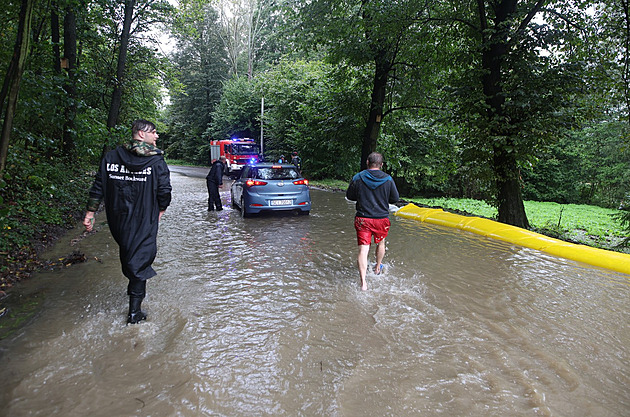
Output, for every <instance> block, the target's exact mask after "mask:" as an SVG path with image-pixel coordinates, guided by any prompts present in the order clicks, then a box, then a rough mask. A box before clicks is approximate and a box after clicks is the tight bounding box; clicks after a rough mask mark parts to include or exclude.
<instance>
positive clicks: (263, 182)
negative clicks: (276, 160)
mask: <svg viewBox="0 0 630 417" xmlns="http://www.w3.org/2000/svg"><path fill="white" fill-rule="evenodd" d="M245 185H247V186H248V187H253V186H255V185H267V183H266V182H265V181H258V180H247V182H246V183H245Z"/></svg>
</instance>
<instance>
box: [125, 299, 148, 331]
mask: <svg viewBox="0 0 630 417" xmlns="http://www.w3.org/2000/svg"><path fill="white" fill-rule="evenodd" d="M140 304H142V298H141V297H134V296H130V297H129V316H128V317H127V323H128V324H136V323H138V322H140V321H142V320H146V319H147V315H146V314H145V313H144V312H143V311H142V310H140Z"/></svg>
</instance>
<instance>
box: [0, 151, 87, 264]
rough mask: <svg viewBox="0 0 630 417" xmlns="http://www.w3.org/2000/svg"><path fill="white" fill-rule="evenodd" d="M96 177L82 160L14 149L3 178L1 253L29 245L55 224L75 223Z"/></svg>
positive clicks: (1, 185) (0, 181) (0, 221)
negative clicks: (51, 156) (51, 157)
mask: <svg viewBox="0 0 630 417" xmlns="http://www.w3.org/2000/svg"><path fill="white" fill-rule="evenodd" d="M92 179H93V178H92V175H91V173H89V172H87V170H86V169H85V167H84V166H83V165H82V163H81V162H79V161H78V160H72V161H70V160H61V159H44V158H43V157H39V156H37V155H34V154H30V153H28V152H26V153H25V152H20V153H18V152H10V153H9V156H8V159H7V166H6V170H5V172H4V178H3V179H2V180H0V252H2V253H4V254H10V253H11V252H14V251H16V250H19V249H21V248H22V247H24V246H29V245H30V244H31V242H32V240H33V239H34V238H35V237H36V236H38V234H39V233H41V232H42V231H44V230H47V229H48V228H49V227H51V226H59V227H65V228H67V227H70V226H73V225H74V223H75V222H76V220H77V215H78V214H80V213H81V212H82V211H83V209H84V204H85V201H86V198H87V190H88V188H89V186H90V184H91V182H92Z"/></svg>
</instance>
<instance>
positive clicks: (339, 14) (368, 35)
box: [294, 0, 435, 169]
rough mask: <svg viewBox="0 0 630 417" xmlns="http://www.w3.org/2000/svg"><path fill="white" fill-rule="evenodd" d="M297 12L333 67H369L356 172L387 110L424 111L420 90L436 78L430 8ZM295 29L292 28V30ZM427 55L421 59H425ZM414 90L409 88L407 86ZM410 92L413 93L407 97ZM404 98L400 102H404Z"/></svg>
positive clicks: (419, 4)
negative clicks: (367, 98) (369, 91)
mask: <svg viewBox="0 0 630 417" xmlns="http://www.w3.org/2000/svg"><path fill="white" fill-rule="evenodd" d="M294 7H295V8H297V9H298V10H300V20H299V22H298V25H300V26H304V27H306V29H307V31H308V34H307V35H306V36H303V33H302V32H303V30H302V31H300V36H303V38H304V41H305V42H308V43H309V44H315V45H317V46H323V48H324V49H325V51H326V52H327V53H328V58H329V59H330V60H331V62H333V63H340V62H347V63H349V64H350V65H357V66H361V67H362V68H366V69H367V68H369V70H370V71H371V74H372V76H371V78H372V79H371V93H370V97H369V101H368V106H367V112H366V117H365V126H364V128H363V135H362V138H361V157H360V163H361V168H363V169H364V168H365V167H366V161H367V156H368V154H369V153H370V152H373V151H375V150H376V148H377V146H378V138H379V133H380V129H381V123H382V122H383V119H384V117H385V116H386V115H387V114H389V113H390V112H392V111H395V110H400V109H403V108H409V107H418V106H426V105H427V102H428V101H429V100H430V98H428V97H427V96H426V95H423V91H424V88H423V86H424V85H425V84H427V81H426V80H427V79H428V78H430V76H431V75H432V74H434V73H435V71H434V68H435V62H434V61H431V60H427V59H426V55H430V56H433V55H432V53H429V52H428V51H429V50H431V49H433V48H434V45H435V39H434V38H432V36H433V35H434V34H435V32H434V31H432V30H431V29H432V27H431V26H430V19H429V17H430V11H431V9H430V8H429V3H427V2H424V1H417V0H407V1H402V2H392V1H387V0H361V1H357V0H314V1H312V2H309V3H307V4H306V5H304V6H298V5H295V6H294ZM296 30H297V28H296ZM425 54H426V55H425ZM411 85H413V86H416V87H418V88H416V89H410V88H409V86H411ZM410 92H413V94H410ZM403 98H405V99H403Z"/></svg>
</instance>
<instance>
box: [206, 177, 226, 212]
mask: <svg viewBox="0 0 630 417" xmlns="http://www.w3.org/2000/svg"><path fill="white" fill-rule="evenodd" d="M206 184H207V186H208V210H214V208H215V207H216V209H217V210H221V209H223V205H221V196H220V195H219V184H217V183H216V182H214V181H210V180H206Z"/></svg>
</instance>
